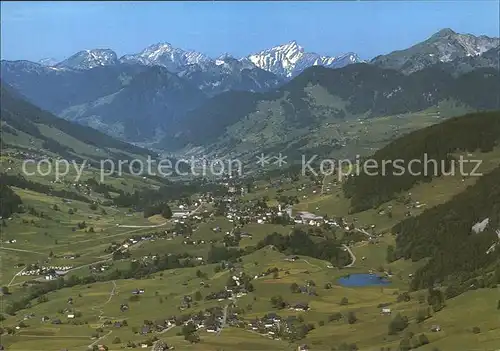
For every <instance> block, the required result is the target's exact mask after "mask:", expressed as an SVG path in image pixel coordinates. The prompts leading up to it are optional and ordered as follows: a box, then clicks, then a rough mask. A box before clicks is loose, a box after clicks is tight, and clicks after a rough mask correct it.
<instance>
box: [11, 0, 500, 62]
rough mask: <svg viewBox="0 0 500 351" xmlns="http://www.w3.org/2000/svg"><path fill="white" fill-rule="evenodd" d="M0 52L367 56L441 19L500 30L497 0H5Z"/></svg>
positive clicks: (405, 41)
mask: <svg viewBox="0 0 500 351" xmlns="http://www.w3.org/2000/svg"><path fill="white" fill-rule="evenodd" d="M1 27H2V31H1V56H2V58H3V59H28V60H34V61H37V60H39V59H41V58H46V57H53V58H56V59H60V60H62V59H64V58H66V57H68V56H69V55H71V54H73V53H75V52H77V51H79V50H83V49H92V48H111V49H113V50H115V51H116V52H117V54H118V55H119V56H121V55H123V54H126V53H135V52H138V51H140V50H142V49H143V48H145V47H146V46H148V45H151V44H154V43H158V42H169V43H171V44H172V45H174V46H177V47H181V48H184V49H195V50H197V51H200V52H203V53H206V54H208V55H209V56H213V57H216V56H218V55H220V54H222V53H225V52H227V53H230V54H232V55H235V56H238V57H239V56H245V55H247V54H250V53H253V52H256V51H260V50H262V49H265V48H268V47H271V46H274V45H278V44H281V43H285V42H288V41H290V40H297V42H298V43H299V44H300V45H302V46H303V47H304V48H305V49H306V50H307V51H315V52H318V53H321V54H328V55H338V54H341V53H344V52H349V51H352V52H356V53H358V54H359V55H360V56H361V57H362V58H365V59H369V58H372V57H373V56H376V55H378V54H382V53H387V52H390V51H393V50H397V49H402V48H406V47H408V46H411V45H412V44H414V43H416V42H418V41H422V40H424V39H426V38H427V37H429V36H430V35H432V34H433V33H434V32H436V31H438V30H439V29H441V28H445V27H449V28H452V29H453V30H455V31H458V32H461V33H472V34H476V35H479V34H486V35H489V36H498V35H499V1H498V0H490V1H481V0H470V1H467V0H463V1H436V0H428V1H375V0H373V1H346V2H333V1H332V2H285V1H282V2H132V1H129V2H46V3H45V2H2V3H1Z"/></svg>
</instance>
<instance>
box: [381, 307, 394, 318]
mask: <svg viewBox="0 0 500 351" xmlns="http://www.w3.org/2000/svg"><path fill="white" fill-rule="evenodd" d="M380 313H381V314H383V315H386V316H388V315H390V314H391V313H392V311H391V309H390V308H386V307H384V308H382V310H381V311H380Z"/></svg>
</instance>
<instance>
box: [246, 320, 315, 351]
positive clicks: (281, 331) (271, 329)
mask: <svg viewBox="0 0 500 351" xmlns="http://www.w3.org/2000/svg"><path fill="white" fill-rule="evenodd" d="M246 329H248V330H251V331H253V332H255V333H259V334H261V335H263V336H267V337H269V338H270V339H277V340H282V339H285V340H286V339H294V340H300V339H302V338H303V337H305V336H306V335H307V333H308V332H309V331H310V330H311V329H310V326H308V325H305V324H303V322H301V320H300V318H299V317H297V316H287V317H280V316H279V315H278V314H276V313H274V312H270V313H267V314H266V315H264V316H263V317H261V318H256V319H253V320H250V321H248V322H247V323H246ZM301 350H307V348H306V347H304V348H301Z"/></svg>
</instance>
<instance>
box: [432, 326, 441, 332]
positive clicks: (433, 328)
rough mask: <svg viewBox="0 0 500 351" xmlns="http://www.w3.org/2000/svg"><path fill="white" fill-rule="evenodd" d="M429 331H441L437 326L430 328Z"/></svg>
mask: <svg viewBox="0 0 500 351" xmlns="http://www.w3.org/2000/svg"><path fill="white" fill-rule="evenodd" d="M431 331H432V332H439V331H441V326H439V325H433V326H432V327H431Z"/></svg>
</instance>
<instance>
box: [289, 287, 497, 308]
mask: <svg viewBox="0 0 500 351" xmlns="http://www.w3.org/2000/svg"><path fill="white" fill-rule="evenodd" d="M290 291H291V292H292V293H298V292H299V291H300V288H299V284H297V283H292V284H290ZM499 303H500V301H499Z"/></svg>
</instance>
